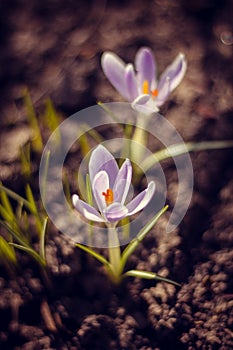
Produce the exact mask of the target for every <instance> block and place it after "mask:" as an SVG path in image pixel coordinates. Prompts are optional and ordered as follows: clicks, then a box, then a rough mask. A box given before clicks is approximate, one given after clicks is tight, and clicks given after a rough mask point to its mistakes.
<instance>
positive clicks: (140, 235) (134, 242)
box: [121, 205, 168, 271]
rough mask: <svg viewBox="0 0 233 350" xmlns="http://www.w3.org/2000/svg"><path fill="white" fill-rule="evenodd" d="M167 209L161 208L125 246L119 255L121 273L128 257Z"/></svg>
mask: <svg viewBox="0 0 233 350" xmlns="http://www.w3.org/2000/svg"><path fill="white" fill-rule="evenodd" d="M167 209H168V205H166V206H165V207H164V208H162V209H161V210H160V211H159V212H158V213H157V214H156V215H155V216H154V217H153V218H152V219H151V220H150V221H149V222H148V223H147V224H146V225H145V226H144V227H143V228H142V229H141V230H140V231H139V233H138V234H137V236H136V237H135V238H134V239H133V240H132V241H131V242H130V243H129V244H128V245H127V247H126V248H125V249H124V251H123V253H122V255H121V271H123V269H124V267H125V264H126V262H127V260H128V258H129V257H130V255H131V254H132V253H133V252H134V251H135V249H136V248H137V246H138V245H139V243H141V242H142V240H143V239H144V238H145V237H146V235H147V234H148V232H149V231H150V230H151V229H152V228H153V227H154V225H155V224H156V222H157V221H158V220H159V218H160V217H161V216H162V215H163V214H164V213H165V211H166V210H167Z"/></svg>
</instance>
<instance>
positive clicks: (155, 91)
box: [151, 89, 159, 97]
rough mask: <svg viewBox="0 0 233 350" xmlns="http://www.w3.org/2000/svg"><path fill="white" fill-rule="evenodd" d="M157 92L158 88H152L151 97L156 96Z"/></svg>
mask: <svg viewBox="0 0 233 350" xmlns="http://www.w3.org/2000/svg"><path fill="white" fill-rule="evenodd" d="M158 94H159V90H158V89H154V90H152V91H151V95H152V96H153V97H157V96H158Z"/></svg>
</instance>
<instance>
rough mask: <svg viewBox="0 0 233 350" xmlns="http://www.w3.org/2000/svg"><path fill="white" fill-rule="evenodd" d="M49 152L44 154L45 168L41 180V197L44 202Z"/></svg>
mask: <svg viewBox="0 0 233 350" xmlns="http://www.w3.org/2000/svg"><path fill="white" fill-rule="evenodd" d="M50 154H51V152H50V151H47V152H46V155H45V167H44V172H43V177H42V179H41V184H42V185H41V197H42V199H43V201H45V200H46V185H47V177H48V169H49V161H50Z"/></svg>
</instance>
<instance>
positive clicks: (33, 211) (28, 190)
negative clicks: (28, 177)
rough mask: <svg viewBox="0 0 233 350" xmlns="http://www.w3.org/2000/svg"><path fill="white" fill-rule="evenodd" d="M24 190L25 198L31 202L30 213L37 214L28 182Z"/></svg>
mask: <svg viewBox="0 0 233 350" xmlns="http://www.w3.org/2000/svg"><path fill="white" fill-rule="evenodd" d="M25 191H26V197H27V200H28V202H29V203H30V204H31V210H32V213H33V214H35V213H36V214H38V209H37V206H36V202H35V199H34V196H33V193H32V189H31V186H30V185H29V184H27V185H26V189H25Z"/></svg>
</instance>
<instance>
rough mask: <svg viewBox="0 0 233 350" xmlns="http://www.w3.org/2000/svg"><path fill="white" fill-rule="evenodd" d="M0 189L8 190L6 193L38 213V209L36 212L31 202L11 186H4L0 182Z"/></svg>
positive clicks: (32, 211)
mask: <svg viewBox="0 0 233 350" xmlns="http://www.w3.org/2000/svg"><path fill="white" fill-rule="evenodd" d="M0 190H2V191H4V192H6V194H7V195H8V196H9V197H11V198H12V199H14V200H16V201H17V202H18V203H23V205H24V206H25V207H26V208H27V209H29V210H30V211H31V213H32V214H37V211H36V212H34V210H33V207H32V205H31V203H30V202H29V201H28V200H26V199H24V198H23V197H21V196H20V195H18V194H17V193H15V192H14V191H11V190H10V189H9V188H7V187H5V186H3V185H1V184H0Z"/></svg>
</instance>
